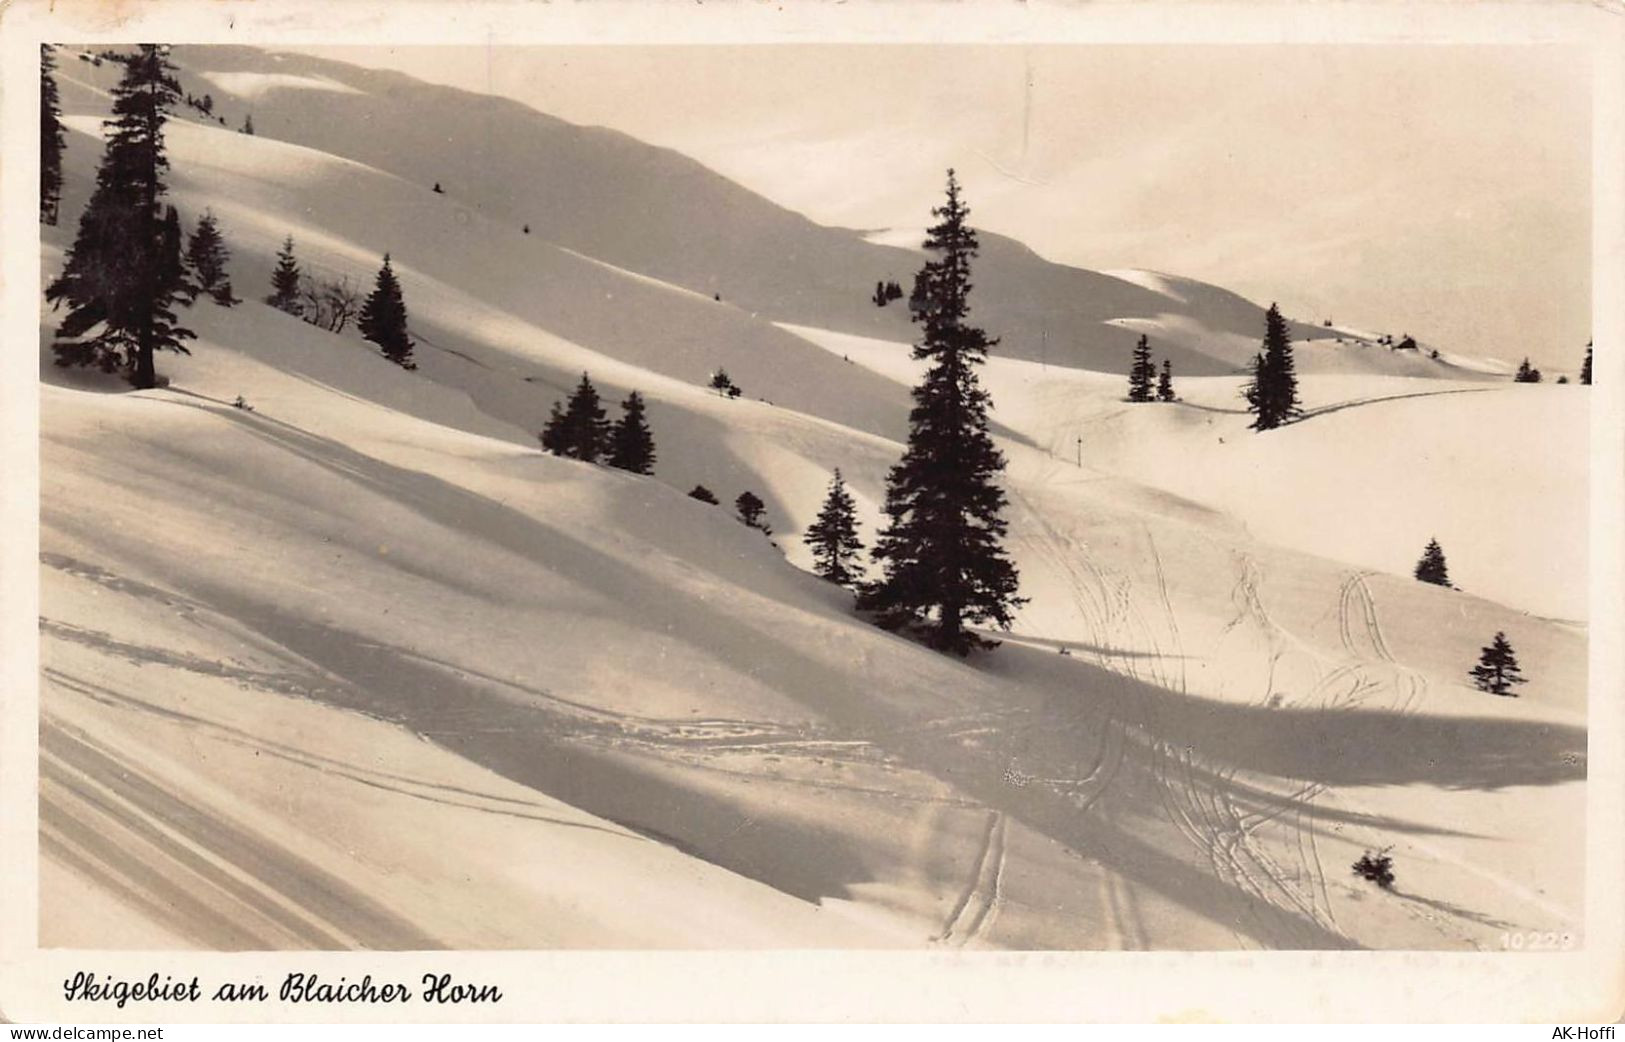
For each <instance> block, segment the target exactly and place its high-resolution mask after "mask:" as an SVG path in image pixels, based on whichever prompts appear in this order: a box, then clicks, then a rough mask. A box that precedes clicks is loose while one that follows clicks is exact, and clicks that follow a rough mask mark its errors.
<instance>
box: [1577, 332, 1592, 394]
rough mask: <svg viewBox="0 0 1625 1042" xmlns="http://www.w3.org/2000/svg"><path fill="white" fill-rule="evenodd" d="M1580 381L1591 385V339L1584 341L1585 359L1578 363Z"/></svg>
mask: <svg viewBox="0 0 1625 1042" xmlns="http://www.w3.org/2000/svg"><path fill="white" fill-rule="evenodd" d="M1580 382H1581V383H1583V384H1585V385H1586V386H1588V387H1589V386H1590V385H1591V341H1589V340H1587V341H1586V360H1585V361H1584V362H1581V363H1580Z"/></svg>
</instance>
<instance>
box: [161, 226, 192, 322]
mask: <svg viewBox="0 0 1625 1042" xmlns="http://www.w3.org/2000/svg"><path fill="white" fill-rule="evenodd" d="M158 235H159V251H158V258H159V267H158V278H159V282H160V284H162V285H165V286H173V287H174V288H175V291H176V292H177V293H184V294H185V295H186V299H187V301H188V302H191V301H193V300H195V299H197V294H198V288H197V286H196V285H195V284H194V283H193V282H192V280H191V276H190V269H189V267H188V265H187V262H186V254H185V252H184V250H183V249H182V243H183V242H184V241H185V237H184V236H183V235H182V234H181V215H180V212H179V211H177V210H176V209H175V208H174V207H173V206H166V207H165V208H164V221H163V224H162V226H161V227H160V230H159V233H158Z"/></svg>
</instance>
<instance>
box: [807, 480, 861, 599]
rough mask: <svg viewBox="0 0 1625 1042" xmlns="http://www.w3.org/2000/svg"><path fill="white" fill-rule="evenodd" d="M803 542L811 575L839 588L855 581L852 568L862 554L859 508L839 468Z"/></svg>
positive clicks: (854, 571)
mask: <svg viewBox="0 0 1625 1042" xmlns="http://www.w3.org/2000/svg"><path fill="white" fill-rule="evenodd" d="M803 538H804V539H805V540H806V543H807V546H808V548H809V549H811V550H812V556H813V571H814V572H816V573H818V574H819V575H820V576H822V577H824V578H825V579H828V580H829V581H830V582H832V583H839V584H840V585H842V586H850V585H852V583H854V582H855V581H857V578H858V573H857V571H856V568H855V566H856V565H857V562H858V556H859V555H860V554H861V553H862V552H863V544H862V543H860V542H859V541H858V507H857V504H856V503H854V502H853V500H852V493H850V492H848V491H847V489H846V482H845V481H844V480H842V478H841V471H840V469H839V468H837V469H836V471H835V476H834V477H833V478H832V479H831V480H830V483H829V492H828V494H827V495H825V496H824V506H823V508H822V509H820V510H819V511H818V518H817V519H816V520H815V521H813V523H812V524H810V525H808V526H807V534H806V536H804V537H803Z"/></svg>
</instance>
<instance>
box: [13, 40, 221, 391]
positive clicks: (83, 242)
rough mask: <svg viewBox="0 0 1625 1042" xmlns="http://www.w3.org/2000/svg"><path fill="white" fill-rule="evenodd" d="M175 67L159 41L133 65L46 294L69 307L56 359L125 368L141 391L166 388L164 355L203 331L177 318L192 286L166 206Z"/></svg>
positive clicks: (127, 66) (176, 93) (117, 92)
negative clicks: (161, 378)
mask: <svg viewBox="0 0 1625 1042" xmlns="http://www.w3.org/2000/svg"><path fill="white" fill-rule="evenodd" d="M174 72H175V68H174V66H173V65H171V64H170V63H169V53H168V48H166V47H162V46H159V45H157V44H142V45H140V48H139V50H138V51H137V52H136V53H135V54H133V55H131V56H130V57H129V58H128V60H126V61H125V62H124V76H123V78H122V79H121V80H120V82H119V84H118V86H116V87H114V88H113V118H112V119H111V120H109V121H107V122H106V123H105V124H104V126H105V127H106V129H107V131H108V133H107V145H106V147H105V149H104V150H103V152H102V163H101V168H100V169H99V170H98V171H97V173H96V187H95V189H94V190H93V191H92V192H91V196H90V200H89V202H87V203H86V204H85V210H84V213H83V214H81V215H80V218H79V231H78V233H77V235H76V236H75V238H74V242H73V247H72V249H71V250H70V251H69V253H68V259H67V263H66V265H65V266H64V268H63V271H62V274H61V275H59V276H58V277H57V278H56V279H55V280H54V281H53V282H52V283H51V285H50V286H49V287H48V288H47V289H46V291H45V296H46V299H47V300H49V301H51V302H52V303H53V304H56V305H59V306H60V305H61V304H62V303H64V302H65V303H66V304H67V305H68V314H67V316H66V317H65V318H64V319H63V321H62V324H61V325H60V326H59V327H58V328H57V333H56V342H55V344H54V345H53V347H54V349H55V351H56V360H57V364H58V365H64V366H73V365H96V366H99V367H101V368H102V369H103V370H104V371H106V372H113V371H115V370H123V371H124V372H125V373H126V374H127V375H128V377H129V380H130V382H131V383H132V384H134V385H135V386H136V387H138V388H147V387H154V386H156V385H157V382H158V374H157V369H156V366H155V363H154V358H153V356H154V354H155V353H156V352H158V351H162V350H169V351H178V352H181V353H182V354H185V353H187V351H186V347H185V344H184V343H183V341H186V340H189V339H191V338H192V337H193V335H194V334H193V333H192V331H191V330H189V329H186V328H183V327H182V326H180V325H178V324H177V321H176V318H175V312H174V310H173V307H174V305H175V303H176V300H177V298H178V297H180V296H181V295H182V293H183V292H184V290H185V279H184V268H183V265H182V263H181V256H180V245H181V244H180V236H179V218H178V216H177V217H176V220H175V222H174V227H173V229H171V228H170V226H169V225H170V222H169V221H168V219H167V217H168V215H167V213H166V212H165V211H164V209H163V206H162V203H161V200H162V198H163V196H164V193H165V191H166V186H165V185H164V181H163V174H164V171H165V170H167V169H168V168H169V160H168V159H167V158H166V157H165V155H164V122H165V120H166V119H167V117H168V112H169V109H170V106H172V105H174V104H175V103H176V102H177V101H178V100H179V98H180V96H181V89H180V85H179V84H178V83H177V82H176V81H175V76H174ZM92 330H97V332H96V333H95V335H93V336H87V334H89V333H90V332H91V331H92Z"/></svg>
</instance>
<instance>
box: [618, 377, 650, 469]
mask: <svg viewBox="0 0 1625 1042" xmlns="http://www.w3.org/2000/svg"><path fill="white" fill-rule="evenodd" d="M609 465H610V466H612V467H619V468H620V469H621V470H629V471H631V472H632V473H634V474H653V473H654V472H655V469H654V467H655V440H654V437H653V435H651V434H650V433H649V424H648V421H647V420H645V418H644V406H643V395H641V394H639V393H638V392H636V391H633V392H632V393H631V394H629V395H627V397H626V401H624V402H622V403H621V418H620V419H619V420H617V421H615V426H614V427H613V428H612V429H611V430H610V432H609Z"/></svg>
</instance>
